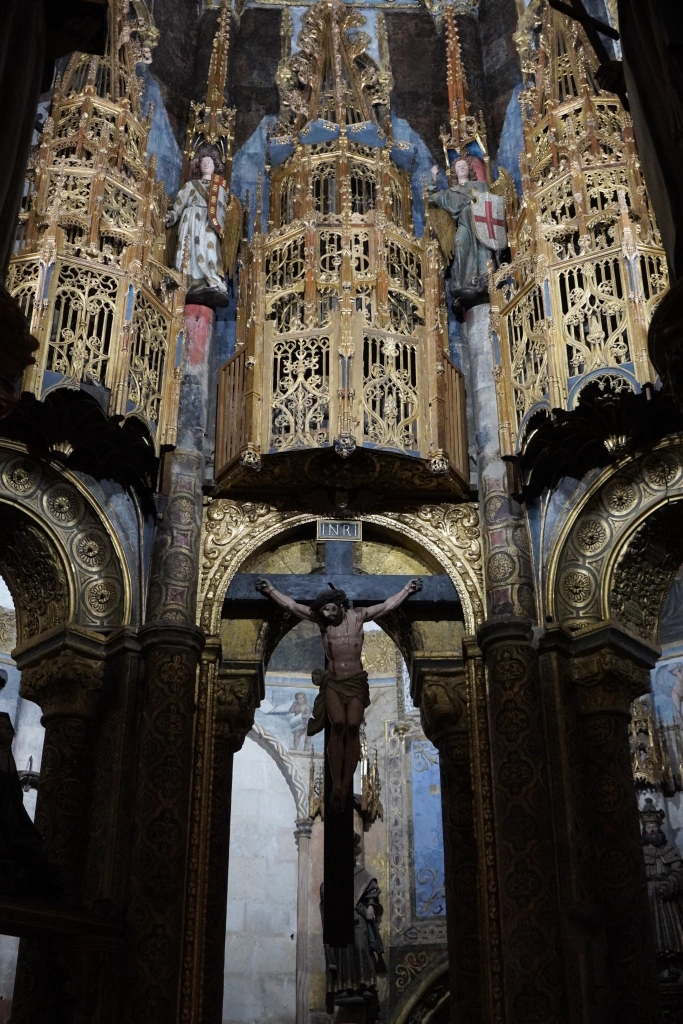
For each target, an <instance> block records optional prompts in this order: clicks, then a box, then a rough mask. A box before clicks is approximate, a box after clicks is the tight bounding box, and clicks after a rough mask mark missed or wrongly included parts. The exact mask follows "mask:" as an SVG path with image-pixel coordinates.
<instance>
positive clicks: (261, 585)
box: [256, 580, 315, 622]
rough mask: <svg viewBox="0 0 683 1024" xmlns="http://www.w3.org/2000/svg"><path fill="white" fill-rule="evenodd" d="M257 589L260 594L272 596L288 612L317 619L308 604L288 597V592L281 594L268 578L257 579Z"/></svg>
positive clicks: (300, 616)
mask: <svg viewBox="0 0 683 1024" xmlns="http://www.w3.org/2000/svg"><path fill="white" fill-rule="evenodd" d="M256 589H257V590H258V592H259V593H260V594H264V595H265V597H269V598H271V600H273V601H275V604H279V605H280V607H281V608H286V609H287V611H288V612H292V613H293V614H294V615H297V616H298V617H299V618H300V619H307V620H308V621H309V622H313V621H315V620H314V618H313V613H312V611H311V609H310V608H309V607H308V605H305V604H299V602H298V601H295V600H294V598H293V597H287V595H286V594H281V593H280V591H279V590H276V589H275V587H274V586H273V585H272V583H269V582H268V580H257V581H256Z"/></svg>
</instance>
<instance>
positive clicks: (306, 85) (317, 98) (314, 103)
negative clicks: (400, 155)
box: [278, 0, 392, 129]
mask: <svg viewBox="0 0 683 1024" xmlns="http://www.w3.org/2000/svg"><path fill="white" fill-rule="evenodd" d="M364 24H365V18H364V17H363V15H362V14H361V13H360V12H359V11H357V10H355V9H354V8H352V7H347V6H346V5H345V4H343V3H341V2H340V0H323V2H322V3H318V4H316V5H315V6H314V7H311V8H309V10H308V11H306V13H305V14H304V16H303V19H302V28H301V32H300V33H299V38H298V47H299V48H298V50H297V51H296V52H295V53H294V54H292V56H291V57H289V58H287V59H286V60H284V61H282V62H281V64H282V65H283V66H282V67H281V68H280V70H279V73H278V84H279V87H280V95H281V99H282V104H283V108H284V110H285V111H286V113H287V115H288V116H289V117H290V119H291V121H293V122H294V123H293V125H292V127H294V128H296V129H298V128H301V127H302V126H303V125H305V124H306V123H308V122H310V121H315V120H321V121H327V122H330V123H333V124H339V125H347V124H359V123H362V122H371V121H375V122H376V121H377V116H376V112H375V109H374V108H375V107H376V106H377V105H378V104H379V105H383V106H384V105H388V101H389V90H390V88H391V84H392V80H391V74H390V73H389V74H388V75H387V74H386V69H385V68H381V69H380V68H378V66H377V65H376V64H375V62H374V61H373V60H372V59H371V58H370V57H368V56H367V52H366V51H367V49H368V46H369V45H370V37H369V35H368V34H367V33H366V32H360V31H356V30H357V29H359V28H360V27H361V26H363V25H364ZM284 65H286V66H284Z"/></svg>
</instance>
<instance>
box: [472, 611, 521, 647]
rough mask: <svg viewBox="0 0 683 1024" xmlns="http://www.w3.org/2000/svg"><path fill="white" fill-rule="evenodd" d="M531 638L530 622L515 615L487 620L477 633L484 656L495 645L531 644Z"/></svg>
mask: <svg viewBox="0 0 683 1024" xmlns="http://www.w3.org/2000/svg"><path fill="white" fill-rule="evenodd" d="M533 636H534V631H533V627H532V624H531V621H530V620H529V619H525V618H521V617H518V616H516V615H504V616H501V617H500V618H495V619H487V621H486V622H485V623H484V625H483V626H481V627H480V628H479V631H478V632H477V640H478V642H479V646H480V648H481V650H482V653H483V654H484V656H486V654H487V653H488V651H489V650H490V649H491V648H492V647H493V646H495V645H496V644H503V643H520V642H521V643H531V641H532V639H533Z"/></svg>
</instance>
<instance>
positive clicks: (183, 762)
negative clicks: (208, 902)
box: [124, 622, 204, 1024]
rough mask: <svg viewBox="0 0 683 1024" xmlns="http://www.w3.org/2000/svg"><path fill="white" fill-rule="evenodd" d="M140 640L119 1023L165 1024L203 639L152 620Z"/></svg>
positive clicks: (192, 630) (174, 980) (176, 966)
mask: <svg viewBox="0 0 683 1024" xmlns="http://www.w3.org/2000/svg"><path fill="white" fill-rule="evenodd" d="M139 639H140V644H141V647H142V656H143V660H144V677H143V682H142V687H141V690H142V692H141V694H140V701H141V707H140V712H139V715H140V718H139V734H138V735H139V751H140V755H139V757H140V764H139V773H138V785H137V798H136V811H135V827H134V835H133V848H132V856H131V869H130V890H129V898H128V925H129V930H130V944H129V953H128V966H127V974H128V981H127V982H126V984H125V986H124V988H125V992H124V1004H125V1007H126V1012H127V1013H128V1016H127V1017H125V1019H126V1021H127V1022H128V1021H129V1020H130V1022H131V1024H133V1022H135V1024H168V1021H174V1020H175V1015H176V1012H177V1004H178V998H179V980H180V964H181V952H182V934H183V918H184V897H185V870H186V864H187V854H188V823H189V811H190V794H191V780H192V739H193V725H194V712H195V692H196V685H197V664H198V662H199V656H200V654H201V650H202V647H203V643H204V635H203V633H202V631H201V630H200V629H198V628H197V627H196V626H191V625H189V624H184V623H181V622H155V623H151V624H149V625H147V626H144V627H143V628H142V629H141V630H140V634H139Z"/></svg>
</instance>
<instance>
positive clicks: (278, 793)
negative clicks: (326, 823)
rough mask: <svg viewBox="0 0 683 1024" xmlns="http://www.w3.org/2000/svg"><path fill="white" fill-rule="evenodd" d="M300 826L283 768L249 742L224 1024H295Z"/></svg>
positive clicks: (241, 781) (240, 778)
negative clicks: (297, 839)
mask: <svg viewBox="0 0 683 1024" xmlns="http://www.w3.org/2000/svg"><path fill="white" fill-rule="evenodd" d="M295 819H296V810H295V805H294V798H293V796H292V794H291V792H290V790H289V787H288V785H287V782H286V780H285V777H284V775H283V774H282V772H281V770H280V768H279V767H278V766H277V765H276V763H275V761H274V760H273V758H272V757H271V756H270V754H268V753H267V751H265V750H264V749H262V748H261V747H260V746H258V745H257V744H256V743H255V742H254V741H253V740H252V739H250V738H247V740H246V742H245V744H244V747H243V748H242V750H240V751H239V753H238V754H236V755H235V762H234V772H233V784H232V820H231V826H230V869H229V873H228V916H227V935H226V942H225V994H224V998H223V1022H224V1024H262V1022H263V1021H268V1022H269V1024H292V1021H293V1020H294V1016H295V968H296V893H297V849H296V843H295V840H294V827H295Z"/></svg>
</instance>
